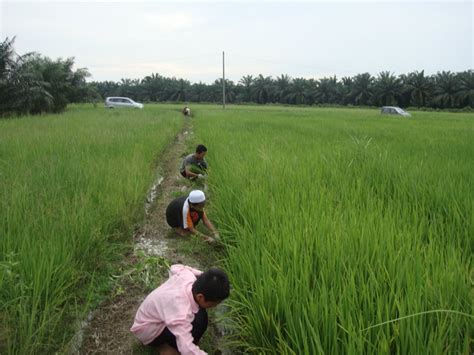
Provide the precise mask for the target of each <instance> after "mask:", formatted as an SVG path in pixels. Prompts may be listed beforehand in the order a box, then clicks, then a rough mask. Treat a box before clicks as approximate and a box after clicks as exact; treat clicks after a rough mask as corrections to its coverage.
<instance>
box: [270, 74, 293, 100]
mask: <svg viewBox="0 0 474 355" xmlns="http://www.w3.org/2000/svg"><path fill="white" fill-rule="evenodd" d="M290 85H291V78H290V77H289V76H288V75H286V74H281V76H279V77H278V76H277V78H276V80H275V89H274V93H275V96H274V98H275V101H277V102H279V103H282V104H284V103H288V94H289V92H290Z"/></svg>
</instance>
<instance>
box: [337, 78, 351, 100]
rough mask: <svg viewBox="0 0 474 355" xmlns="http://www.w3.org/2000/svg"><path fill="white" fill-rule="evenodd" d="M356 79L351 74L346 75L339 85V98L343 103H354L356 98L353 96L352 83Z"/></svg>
mask: <svg viewBox="0 0 474 355" xmlns="http://www.w3.org/2000/svg"><path fill="white" fill-rule="evenodd" d="M353 84H354V80H353V79H352V78H351V77H349V76H344V77H343V78H342V79H341V81H340V85H339V90H338V91H339V92H338V94H339V100H340V103H341V104H342V105H349V104H354V100H353V99H352V97H351V91H352V85H353Z"/></svg>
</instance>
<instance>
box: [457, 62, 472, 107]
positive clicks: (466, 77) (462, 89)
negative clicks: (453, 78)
mask: <svg viewBox="0 0 474 355" xmlns="http://www.w3.org/2000/svg"><path fill="white" fill-rule="evenodd" d="M457 79H458V92H457V98H458V102H459V103H460V106H464V107H465V106H469V107H471V108H472V107H473V105H474V71H472V70H467V71H464V72H462V73H458V74H457Z"/></svg>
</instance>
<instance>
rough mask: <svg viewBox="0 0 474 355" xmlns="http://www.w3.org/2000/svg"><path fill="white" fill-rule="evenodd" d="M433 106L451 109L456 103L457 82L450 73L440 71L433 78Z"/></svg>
mask: <svg viewBox="0 0 474 355" xmlns="http://www.w3.org/2000/svg"><path fill="white" fill-rule="evenodd" d="M435 85H436V86H435V91H434V93H435V97H434V100H433V101H434V102H435V104H437V105H439V106H441V107H442V108H453V107H455V106H456V103H457V96H458V82H457V80H456V76H455V75H454V74H453V73H451V72H450V71H442V72H441V73H439V72H438V73H437V74H436V76H435Z"/></svg>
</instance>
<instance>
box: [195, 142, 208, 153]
mask: <svg viewBox="0 0 474 355" xmlns="http://www.w3.org/2000/svg"><path fill="white" fill-rule="evenodd" d="M202 152H207V148H206V147H205V146H204V145H202V144H199V145H198V146H197V147H196V153H198V154H200V153H202Z"/></svg>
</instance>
